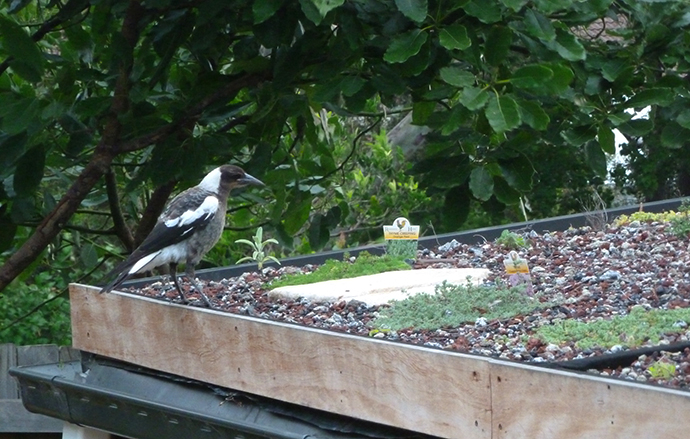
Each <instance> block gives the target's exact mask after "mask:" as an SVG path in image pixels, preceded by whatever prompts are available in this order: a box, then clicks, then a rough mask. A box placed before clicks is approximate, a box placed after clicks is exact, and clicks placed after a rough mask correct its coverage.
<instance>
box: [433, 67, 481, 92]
mask: <svg viewBox="0 0 690 439" xmlns="http://www.w3.org/2000/svg"><path fill="white" fill-rule="evenodd" d="M440 74H441V79H443V80H444V81H445V82H447V83H448V84H450V85H454V86H455V87H461V88H462V87H471V86H472V85H474V82H475V80H476V78H475V77H474V75H473V74H472V73H470V72H468V71H467V70H465V69H463V68H462V67H457V66H451V67H443V68H442V69H441V71H440Z"/></svg>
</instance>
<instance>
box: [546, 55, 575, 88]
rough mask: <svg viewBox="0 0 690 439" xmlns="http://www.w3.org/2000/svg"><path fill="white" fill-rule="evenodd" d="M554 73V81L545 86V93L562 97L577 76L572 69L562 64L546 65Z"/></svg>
mask: <svg viewBox="0 0 690 439" xmlns="http://www.w3.org/2000/svg"><path fill="white" fill-rule="evenodd" d="M545 66H547V67H548V68H550V69H551V70H552V71H553V79H552V80H550V81H547V82H546V83H545V84H544V92H546V93H550V94H554V95H560V94H562V93H564V92H565V91H566V90H568V87H569V86H570V83H571V82H573V79H574V78H575V74H574V73H573V71H572V70H571V69H570V67H568V66H565V65H563V64H560V63H550V64H545Z"/></svg>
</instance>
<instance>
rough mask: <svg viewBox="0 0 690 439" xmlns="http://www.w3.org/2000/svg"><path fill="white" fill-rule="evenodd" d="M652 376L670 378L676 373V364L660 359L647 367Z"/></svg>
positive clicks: (663, 378)
mask: <svg viewBox="0 0 690 439" xmlns="http://www.w3.org/2000/svg"><path fill="white" fill-rule="evenodd" d="M647 370H648V371H649V374H650V375H651V376H652V378H655V379H662V380H670V379H671V378H673V377H674V376H675V374H676V365H675V364H673V363H667V362H665V361H663V359H660V360H658V361H656V362H655V363H654V364H652V365H651V366H649V368H647Z"/></svg>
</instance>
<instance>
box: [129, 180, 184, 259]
mask: <svg viewBox="0 0 690 439" xmlns="http://www.w3.org/2000/svg"><path fill="white" fill-rule="evenodd" d="M176 184H177V180H171V181H169V182H168V183H165V184H164V185H162V186H158V187H157V188H156V189H155V190H154V191H153V194H151V198H150V199H149V202H148V204H147V205H146V209H144V213H143V214H142V215H141V220H139V225H138V226H137V230H136V232H135V233H134V243H135V247H136V246H138V245H139V244H141V243H142V242H144V239H146V236H148V234H149V233H151V230H153V226H155V225H156V221H157V220H158V216H159V215H160V214H161V212H163V209H164V208H165V203H166V202H167V201H168V198H170V194H172V191H173V189H175V185H176Z"/></svg>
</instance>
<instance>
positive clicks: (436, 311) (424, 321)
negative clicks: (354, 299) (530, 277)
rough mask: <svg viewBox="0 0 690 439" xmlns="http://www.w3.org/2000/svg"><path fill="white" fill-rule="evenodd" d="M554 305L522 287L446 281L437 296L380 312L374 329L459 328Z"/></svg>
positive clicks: (426, 295) (420, 296) (412, 299)
mask: <svg viewBox="0 0 690 439" xmlns="http://www.w3.org/2000/svg"><path fill="white" fill-rule="evenodd" d="M551 305H552V304H550V303H541V302H539V300H538V296H534V297H530V296H528V295H527V294H525V292H524V289H523V288H521V287H512V288H511V287H507V286H502V285H499V286H498V287H490V286H486V285H479V286H477V285H473V284H470V283H468V284H466V285H452V284H448V283H446V282H444V283H443V284H441V285H438V286H437V287H436V290H435V294H429V293H421V294H417V295H414V296H410V297H408V298H406V299H404V300H400V301H395V302H393V303H392V304H391V306H390V308H385V309H382V310H381V311H380V314H379V316H378V317H377V318H376V319H375V320H374V321H373V326H374V328H377V329H383V328H386V329H392V330H400V329H404V328H415V329H439V328H447V327H458V326H460V325H462V324H465V323H474V322H475V321H476V320H477V318H479V317H484V318H486V319H487V320H493V319H505V318H509V317H512V316H515V315H518V314H523V313H528V312H531V311H533V310H535V309H537V308H544V307H547V306H551Z"/></svg>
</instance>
